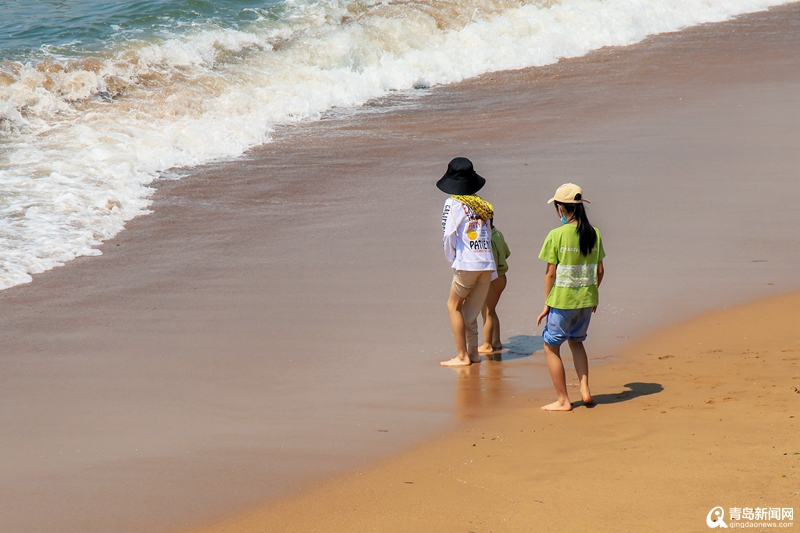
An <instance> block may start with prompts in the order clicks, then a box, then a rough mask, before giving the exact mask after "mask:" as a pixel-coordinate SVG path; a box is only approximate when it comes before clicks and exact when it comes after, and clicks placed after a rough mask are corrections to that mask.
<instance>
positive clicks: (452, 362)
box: [439, 357, 472, 366]
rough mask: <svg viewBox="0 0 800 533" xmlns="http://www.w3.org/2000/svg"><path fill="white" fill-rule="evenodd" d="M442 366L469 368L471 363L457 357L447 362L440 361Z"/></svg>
mask: <svg viewBox="0 0 800 533" xmlns="http://www.w3.org/2000/svg"><path fill="white" fill-rule="evenodd" d="M439 364H440V365H442V366H469V365H471V364H472V361H470V360H469V359H466V360H465V359H459V358H458V357H453V358H452V359H450V360H448V361H442V362H441V363H439Z"/></svg>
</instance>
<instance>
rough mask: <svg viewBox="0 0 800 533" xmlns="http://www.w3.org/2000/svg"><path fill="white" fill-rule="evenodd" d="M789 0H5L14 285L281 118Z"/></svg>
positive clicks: (4, 185) (9, 262)
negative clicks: (177, 176) (183, 172)
mask: <svg viewBox="0 0 800 533" xmlns="http://www.w3.org/2000/svg"><path fill="white" fill-rule="evenodd" d="M782 3H788V0H540V1H527V2H526V1H523V0H437V1H434V0H419V1H415V0H394V1H393V0H386V1H360V0H284V1H269V2H267V1H263V0H260V1H257V0H230V1H226V2H210V1H201V0H191V1H183V2H179V1H177V0H169V1H167V0H165V1H156V2H153V1H149V2H145V1H124V2H100V1H98V0H72V1H70V0H50V1H39V2H21V1H3V0H0V14H2V17H1V18H0V289H2V288H7V287H11V286H14V285H17V284H20V283H26V282H29V281H31V279H32V278H31V276H32V275H34V274H37V273H40V272H43V271H46V270H49V269H51V268H53V267H55V266H58V265H62V264H64V263H65V262H67V261H69V260H71V259H74V258H75V257H78V256H83V255H98V254H100V253H101V252H100V251H99V250H98V249H97V246H98V245H99V244H100V243H102V242H103V241H104V240H106V239H109V238H111V237H113V236H114V235H115V234H117V233H118V232H119V231H121V230H122V229H123V228H124V225H125V222H126V221H128V220H130V219H132V218H133V217H136V216H139V215H142V214H145V213H147V212H148V205H149V200H148V198H149V197H150V195H151V194H152V191H153V189H152V186H151V184H152V183H153V181H154V180H155V179H157V178H158V177H161V176H165V175H166V176H171V175H173V174H174V169H177V168H186V167H191V166H194V165H199V164H202V163H204V162H207V161H210V160H214V159H220V158H230V157H236V156H239V155H241V154H242V153H243V152H245V151H246V150H247V149H248V148H250V147H253V146H255V145H259V144H262V143H265V142H269V141H270V134H271V133H272V132H273V131H274V128H275V127H276V126H278V125H281V124H286V123H291V122H295V121H302V120H314V119H317V118H319V117H320V116H321V114H323V113H325V112H326V111H328V110H331V109H333V108H357V107H359V106H362V105H364V104H365V103H366V102H368V101H369V100H371V99H374V98H378V97H381V96H383V95H386V94H387V93H389V92H393V91H413V90H414V89H415V88H420V87H431V86H435V85H439V84H447V83H454V82H458V81H461V80H463V79H466V78H470V77H474V76H478V75H480V74H484V73H486V72H490V71H497V70H506V69H518V68H524V67H531V66H539V65H545V64H550V63H553V62H555V61H558V60H559V59H561V58H568V57H576V56H580V55H584V54H586V53H588V52H589V51H591V50H594V49H597V48H601V47H604V46H620V45H627V44H632V43H634V42H638V41H640V40H642V39H644V38H646V37H647V36H648V35H652V34H656V33H662V32H668V31H674V30H678V29H681V28H684V27H687V26H691V25H695V24H699V23H704V22H716V21H722V20H726V19H729V18H731V17H733V16H736V15H738V14H743V13H749V12H754V11H759V10H763V9H766V8H768V7H769V6H771V5H777V4H782Z"/></svg>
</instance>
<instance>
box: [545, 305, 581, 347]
mask: <svg viewBox="0 0 800 533" xmlns="http://www.w3.org/2000/svg"><path fill="white" fill-rule="evenodd" d="M591 319H592V308H591V307H584V308H583V309H555V308H553V307H551V308H550V312H549V313H548V314H547V323H545V325H544V331H543V332H542V339H543V340H544V342H546V343H547V344H549V345H550V346H561V345H562V344H564V342H565V341H567V340H571V341H572V342H583V341H585V340H586V332H587V331H588V330H589V321H590V320H591Z"/></svg>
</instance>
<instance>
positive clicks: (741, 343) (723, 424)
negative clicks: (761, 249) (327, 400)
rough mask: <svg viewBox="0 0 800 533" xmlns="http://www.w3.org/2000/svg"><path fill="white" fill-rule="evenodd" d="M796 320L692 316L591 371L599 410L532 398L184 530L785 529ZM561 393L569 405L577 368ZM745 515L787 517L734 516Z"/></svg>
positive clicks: (746, 309) (790, 494)
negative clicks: (721, 523)
mask: <svg viewBox="0 0 800 533" xmlns="http://www.w3.org/2000/svg"><path fill="white" fill-rule="evenodd" d="M797 316H800V292H796V293H792V294H788V295H780V296H773V297H769V298H766V299H762V300H759V301H756V302H750V303H748V304H745V305H741V306H737V307H735V308H731V309H725V310H717V311H712V312H709V313H705V314H703V315H700V316H697V317H693V318H691V319H690V320H687V321H685V322H683V323H681V324H678V325H675V326H671V327H668V328H665V329H663V330H659V331H658V332H655V333H653V334H650V335H648V336H646V337H645V338H644V339H641V340H639V341H637V342H634V343H633V344H631V345H629V346H627V347H625V348H624V349H623V350H622V355H621V357H620V358H618V359H615V360H614V361H612V362H610V363H609V364H607V365H603V366H594V367H592V371H591V372H590V376H591V379H592V382H593V383H592V392H593V393H594V395H595V400H596V406H595V407H592V408H587V407H585V406H583V405H582V403H581V402H580V401H578V402H573V405H574V406H575V409H574V410H573V411H571V412H568V413H555V412H544V411H541V410H540V409H539V405H540V404H543V403H545V402H547V401H549V400H548V392H547V391H542V390H539V391H534V392H533V393H532V394H531V395H530V396H531V397H526V398H520V399H518V400H517V402H516V404H515V405H507V406H505V407H504V408H502V409H500V410H499V411H495V412H494V413H493V414H492V416H485V417H480V418H469V419H464V420H462V421H461V423H460V424H459V426H458V427H457V428H456V429H454V430H453V431H450V432H447V433H442V434H440V435H437V438H435V439H432V440H430V441H428V442H426V443H423V444H420V445H417V446H415V447H413V448H412V449H410V450H407V451H405V452H403V453H400V454H397V455H394V456H392V457H389V458H386V459H381V460H379V461H376V462H375V463H374V464H372V465H370V466H368V467H366V468H363V469H358V470H356V471H354V472H352V473H349V474H345V475H342V476H335V477H333V478H331V479H328V480H325V481H322V482H320V483H318V484H316V485H315V486H313V487H312V488H310V489H308V490H305V491H303V492H302V493H301V494H299V495H297V496H294V497H288V498H284V499H280V500H278V501H274V502H269V503H266V504H264V505H262V506H260V507H258V508H255V509H252V510H250V511H248V512H243V513H240V514H238V515H235V516H232V517H229V518H228V519H226V520H222V521H219V522H216V523H213V524H208V525H206V526H204V527H198V528H187V529H185V530H181V531H182V532H185V533H251V532H260V531H264V530H267V531H287V532H288V531H297V532H300V531H320V530H325V531H331V532H333V533H336V532H339V531H372V530H375V529H377V530H379V531H398V532H417V531H419V532H427V531H443V532H447V531H453V532H456V531H464V530H465V528H466V529H467V530H470V531H494V532H498V531H530V528H531V527H534V525H535V527H536V528H537V529H540V530H543V531H556V530H559V531H584V530H591V531H614V532H628V531H630V532H634V531H641V528H642V527H643V524H651V525H652V524H658V527H659V528H662V529H664V530H669V531H696V530H702V529H704V528H705V527H706V524H705V520H706V517H707V516H708V515H709V514H710V511H711V510H712V509H713V508H715V507H716V506H721V507H722V508H723V509H724V512H725V516H724V518H725V520H727V521H728V524H730V523H731V522H733V521H738V522H740V523H745V522H751V523H752V522H770V523H772V524H774V525H773V526H771V527H778V526H777V525H776V524H779V523H782V524H784V526H783V527H791V525H790V526H786V525H785V524H788V523H791V524H792V525H793V524H794V522H797V521H798V520H800V519H799V518H798V517H797V516H798V515H797V511H798V510H800V446H799V445H798V443H797V440H796V438H795V437H796V434H797V428H798V420H800V338H798V337H797V335H796V332H795V329H796V328H795V325H794V318H795V317H797ZM486 364H487V365H492V364H495V365H496V364H498V363H492V362H487V363H486ZM473 378H474V376H473ZM473 378H470V377H467V378H466V379H473ZM569 378H571V379H569ZM568 381H571V382H572V383H570V391H571V393H572V395H573V396H574V395H575V394H576V393H578V383H577V382H576V379H575V378H574V375H572V376H570V375H569V371H568ZM472 393H473V394H476V395H480V394H482V392H481V391H480V390H479V389H478V390H473V392H472ZM483 394H485V392H484V393H483ZM550 397H552V393H551V394H550ZM577 397H579V395H578V396H577ZM743 508H750V509H751V510H752V509H754V508H771V509H775V508H779V509H792V510H793V518H792V519H791V520H790V519H788V518H781V519H780V520H778V519H769V520H768V519H763V520H754V519H753V518H752V517H751V518H750V519H746V518H744V517H741V518H738V519H734V520H731V518H730V510H731V509H739V510H740V511H741V510H742V509H743ZM729 527H730V526H729ZM748 529H750V530H753V531H762V530H764V529H767V528H759V527H748Z"/></svg>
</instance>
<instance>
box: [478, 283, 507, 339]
mask: <svg viewBox="0 0 800 533" xmlns="http://www.w3.org/2000/svg"><path fill="white" fill-rule="evenodd" d="M505 288H506V277H505V275H502V276H499V277H498V278H497V279H496V280H494V281H492V282H491V283H490V284H489V292H488V294H487V295H486V304H485V305H484V306H483V309H481V317H482V318H483V344H482V345H481V346H480V347H479V348H478V352H481V353H493V352H498V351H500V350H502V349H503V344H502V343H501V342H500V319H499V318H498V317H497V310H496V309H497V302H499V301H500V295H501V294H503V290H504V289H505Z"/></svg>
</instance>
